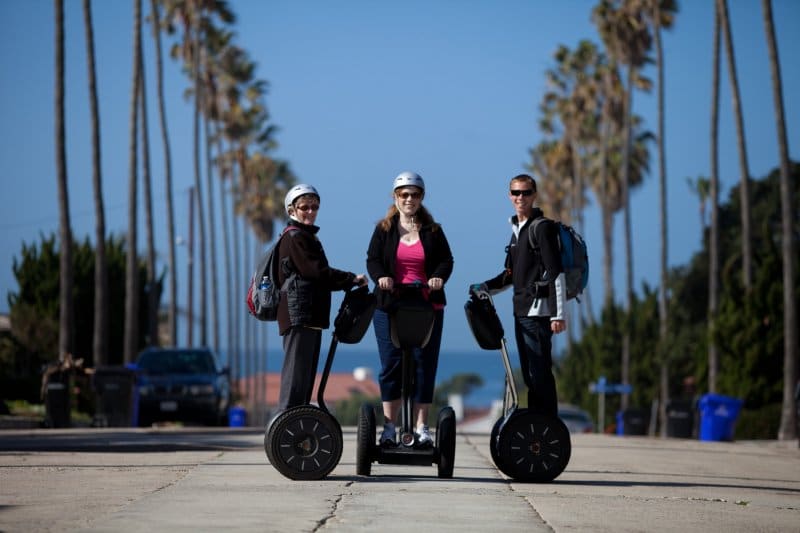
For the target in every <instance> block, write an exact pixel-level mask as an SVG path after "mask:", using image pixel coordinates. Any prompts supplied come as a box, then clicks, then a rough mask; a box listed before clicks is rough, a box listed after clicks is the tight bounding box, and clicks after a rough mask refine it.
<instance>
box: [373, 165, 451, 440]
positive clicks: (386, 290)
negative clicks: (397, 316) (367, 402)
mask: <svg viewBox="0 0 800 533" xmlns="http://www.w3.org/2000/svg"><path fill="white" fill-rule="evenodd" d="M424 196H425V182H424V181H423V180H422V178H421V177H420V176H419V175H418V174H415V173H413V172H403V173H401V174H399V175H398V176H397V177H396V178H395V180H394V183H393V192H392V197H393V200H394V201H393V203H392V205H391V206H390V207H389V210H388V212H387V214H386V216H385V217H384V218H383V219H382V220H381V221H380V222H378V224H377V225H376V226H375V231H374V232H373V234H372V239H371V240H370V243H369V249H368V250H367V272H368V273H369V275H370V277H371V278H372V280H373V281H374V282H375V285H376V291H377V298H378V309H376V310H375V314H374V315H373V318H372V323H373V328H374V330H375V338H376V340H377V343H378V351H379V352H380V357H381V373H380V376H379V382H380V388H381V400H382V402H383V416H384V428H383V432H382V433H381V438H380V442H381V444H382V445H394V444H395V443H396V438H397V431H396V429H395V422H397V416H398V415H399V411H400V404H401V398H400V396H401V383H402V352H401V350H400V349H399V348H395V347H394V345H393V344H392V340H391V333H390V326H389V316H388V314H387V313H386V311H385V309H382V308H385V307H386V302H387V301H389V300H390V299H391V297H392V290H393V289H394V288H395V284H396V283H414V282H421V283H422V284H427V287H428V288H427V289H426V290H424V291H423V292H424V295H425V297H426V298H427V299H428V301H429V302H430V303H431V304H432V305H433V308H434V315H435V319H434V326H433V331H432V333H431V336H430V340H429V341H428V344H427V345H426V346H425V347H424V348H423V349H417V350H415V353H414V358H415V361H416V377H415V386H416V390H415V393H414V397H413V400H414V413H412V417H413V420H415V421H416V433H417V444H418V445H420V446H431V445H433V439H432V437H431V434H430V430H429V428H428V410H429V408H430V404H431V403H432V402H433V389H434V384H435V381H436V369H437V366H438V363H439V345H440V344H441V340H442V324H443V320H444V306H445V304H446V300H445V295H444V284H445V283H446V282H447V280H448V278H449V277H450V274H451V273H452V271H453V255H452V253H451V252H450V245H449V244H448V242H447V237H445V235H444V230H442V228H441V226H440V225H439V224H437V223H436V222H435V221H434V220H433V217H432V216H431V214H430V213H429V212H428V211H427V209H425V207H424V206H423V205H422V199H423V198H424Z"/></svg>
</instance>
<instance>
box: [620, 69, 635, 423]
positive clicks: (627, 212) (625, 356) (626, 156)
mask: <svg viewBox="0 0 800 533" xmlns="http://www.w3.org/2000/svg"><path fill="white" fill-rule="evenodd" d="M634 71H635V69H634V68H633V67H632V66H629V67H628V83H627V85H628V90H627V92H626V93H625V132H624V133H623V135H624V139H625V140H624V144H623V146H622V205H623V216H624V223H623V225H624V235H625V319H624V324H625V325H624V331H623V336H622V383H630V358H631V323H630V322H631V316H630V315H631V309H632V308H633V253H632V251H631V202H630V195H629V189H630V187H629V185H630V160H631V115H632V114H633V78H634ZM628 396H629V395H628V394H623V395H622V409H623V410H624V409H626V408H627V407H628Z"/></svg>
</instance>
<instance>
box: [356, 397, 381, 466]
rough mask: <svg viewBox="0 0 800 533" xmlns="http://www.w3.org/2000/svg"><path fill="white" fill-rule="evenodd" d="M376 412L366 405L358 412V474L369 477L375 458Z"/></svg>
mask: <svg viewBox="0 0 800 533" xmlns="http://www.w3.org/2000/svg"><path fill="white" fill-rule="evenodd" d="M375 448H376V445H375V410H374V409H373V408H372V406H371V405H369V404H364V405H362V406H361V408H360V409H359V411H358V433H357V443H356V474H358V475H359V476H368V475H370V472H371V471H372V459H373V458H374V457H375Z"/></svg>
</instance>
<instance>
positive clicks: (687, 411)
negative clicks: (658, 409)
mask: <svg viewBox="0 0 800 533" xmlns="http://www.w3.org/2000/svg"><path fill="white" fill-rule="evenodd" d="M693 429H694V408H693V406H692V402H691V401H687V400H673V401H671V402H669V403H668V404H667V437H675V438H679V439H691V438H692V431H693Z"/></svg>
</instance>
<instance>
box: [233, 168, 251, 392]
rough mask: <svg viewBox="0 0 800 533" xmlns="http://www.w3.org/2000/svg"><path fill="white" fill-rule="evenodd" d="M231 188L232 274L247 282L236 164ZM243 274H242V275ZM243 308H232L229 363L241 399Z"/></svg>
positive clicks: (238, 306) (247, 273)
mask: <svg viewBox="0 0 800 533" xmlns="http://www.w3.org/2000/svg"><path fill="white" fill-rule="evenodd" d="M231 172H232V175H231V187H232V194H231V240H232V244H233V246H232V248H233V272H234V276H236V278H237V279H239V277H240V276H241V279H245V280H249V279H250V278H249V277H247V276H249V275H250V274H252V272H245V271H246V270H247V269H248V268H247V267H246V266H245V267H244V268H243V267H242V258H241V246H242V240H241V238H240V237H239V217H238V216H237V214H236V196H237V194H238V192H237V190H238V187H239V179H240V178H239V176H238V173H237V171H236V164H233V165H232V166H231ZM242 272H244V274H242ZM243 314H244V312H243V306H241V305H237V306H235V307H234V310H233V331H234V335H233V350H232V354H233V355H232V357H233V360H232V361H231V375H232V376H233V383H234V386H235V387H236V388H237V390H236V394H237V395H238V396H239V397H240V398H241V391H240V390H239V389H238V387H239V385H238V384H239V378H240V377H241V375H242V369H241V365H242V353H241V351H242V350H241V348H242V322H243V320H242V316H243Z"/></svg>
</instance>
